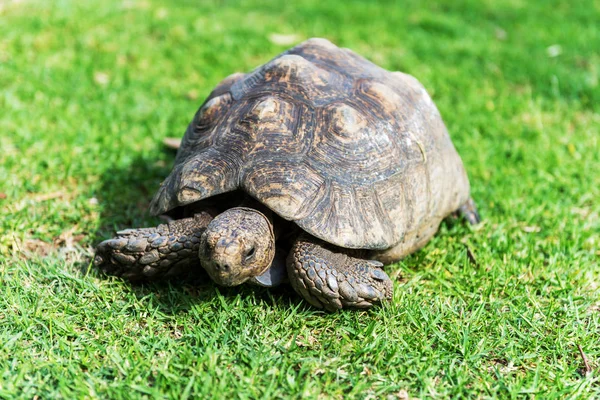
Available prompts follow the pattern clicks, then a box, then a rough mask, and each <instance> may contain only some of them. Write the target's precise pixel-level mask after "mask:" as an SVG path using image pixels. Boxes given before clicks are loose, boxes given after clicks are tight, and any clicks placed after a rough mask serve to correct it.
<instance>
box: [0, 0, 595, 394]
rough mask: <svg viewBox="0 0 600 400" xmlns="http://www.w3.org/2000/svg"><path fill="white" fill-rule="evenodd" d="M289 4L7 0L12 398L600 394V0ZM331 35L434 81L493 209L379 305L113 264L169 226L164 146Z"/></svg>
mask: <svg viewBox="0 0 600 400" xmlns="http://www.w3.org/2000/svg"><path fill="white" fill-rule="evenodd" d="M283 3H284V2H281V1H275V0H272V1H268V2H265V1H258V0H251V1H219V2H216V1H215V2H202V1H191V0H174V1H170V2H168V3H165V2H160V1H158V0H124V1H116V0H110V1H109V0H86V1H76V0H56V1H46V0H37V1H34V0H20V1H17V0H0V398H7V399H8V398H11V399H12V398H29V399H31V398H43V399H50V398H65V399H73V398H111V399H121V398H122V399H129V398H160V397H163V396H164V397H172V398H203V397H207V396H210V395H212V396H213V397H216V398H219V397H221V398H242V399H247V398H273V397H274V398H300V397H304V396H306V397H308V398H335V399H342V398H383V399H386V398H391V399H394V398H405V397H406V396H405V395H406V394H407V395H408V396H410V397H411V398H458V397H465V398H495V397H501V398H561V399H562V398H594V397H596V398H598V397H600V371H599V370H600V343H599V339H600V293H599V292H600V288H599V284H600V266H599V260H600V221H599V213H600V201H599V199H600V188H599V187H600V172H598V171H600V145H599V139H598V136H599V133H600V86H599V78H600V23H599V21H600V3H599V2H598V1H594V0H581V1H525V0H502V1H492V0H486V1H475V0H458V1H443V0H436V1H428V2H418V1H405V2H401V3H400V2H399V3H393V2H367V1H364V2H359V1H351V0H328V1H323V0H320V1H317V0H307V1H301V2H294V3H295V5H293V6H292V2H285V3H287V5H284V4H283ZM313 36H321V37H326V38H328V39H330V40H331V41H333V42H334V43H336V44H338V45H340V46H344V47H350V48H352V49H353V50H355V51H356V52H358V53H360V54H362V55H364V56H366V57H367V58H369V59H371V60H373V61H374V62H376V63H377V64H379V65H381V66H383V67H385V68H387V69H390V70H401V71H404V72H407V73H410V74H412V75H414V76H416V77H417V78H418V79H419V80H420V81H421V82H422V83H423V84H424V85H425V87H426V88H428V90H429V92H430V94H431V95H432V97H433V99H434V101H435V102H436V104H437V105H438V107H439V109H440V111H441V113H442V115H443V117H444V119H445V121H446V124H447V126H448V129H449V131H450V133H451V136H452V138H453V141H454V143H455V146H456V147H457V149H458V151H459V153H460V154H461V156H462V158H463V161H464V162H465V165H466V167H467V171H468V172H469V175H470V179H471V184H472V192H473V197H474V198H475V200H476V202H477V203H478V205H479V208H480V211H481V214H482V217H483V219H484V221H485V222H484V223H483V224H481V225H480V226H478V227H476V228H471V227H469V226H466V225H464V224H443V226H442V228H441V229H440V232H439V233H438V234H437V235H436V236H435V238H434V239H433V240H432V241H431V243H430V244H428V245H427V246H426V247H425V248H424V249H423V250H421V251H419V252H418V253H416V254H414V255H412V256H410V257H408V258H406V259H404V260H403V261H401V262H399V263H396V264H393V265H391V266H388V267H386V271H387V272H388V273H389V274H390V275H391V276H392V277H393V278H394V280H395V295H394V300H393V302H391V303H390V304H387V305H386V306H384V307H381V308H377V309H374V310H372V311H369V312H353V311H350V312H340V313H337V314H327V313H323V312H320V311H318V310H315V309H313V308H311V307H309V306H307V305H306V303H304V302H302V301H301V300H300V298H299V297H298V296H297V295H295V294H294V293H293V292H292V290H291V289H290V288H278V289H276V290H266V289H260V288H252V287H247V286H244V287H239V288H233V289H224V288H219V287H216V286H215V285H214V284H212V283H211V282H187V283H181V282H179V283H177V282H175V283H162V284H147V285H137V286H131V285H130V284H128V283H126V282H123V281H121V280H119V279H114V278H107V277H104V276H101V275H100V274H99V273H98V272H97V271H96V270H94V269H93V268H91V267H90V259H91V257H92V254H93V250H92V249H93V246H94V245H95V244H96V243H98V242H99V241H100V240H103V239H105V238H108V237H110V236H111V235H112V234H113V232H114V231H115V230H116V229H122V228H126V227H141V226H149V225H154V224H156V223H157V219H154V218H151V217H149V215H148V213H147V206H148V203H149V201H150V199H151V197H152V194H153V192H154V191H155V190H156V189H157V187H158V185H159V183H160V182H161V180H162V179H163V178H164V177H166V176H167V174H168V172H169V170H170V167H171V165H172V162H173V159H174V156H173V154H172V153H170V152H168V151H165V149H164V148H163V146H162V144H161V142H162V139H163V138H164V137H167V136H180V135H182V134H183V132H184V130H185V128H186V126H187V124H188V122H189V121H190V119H191V118H192V116H193V114H194V112H195V111H196V109H197V107H198V106H199V105H200V104H201V103H202V101H203V98H204V97H205V96H206V95H207V94H208V93H209V92H210V90H211V88H212V87H213V86H214V85H215V84H216V83H217V82H218V81H219V80H220V79H222V78H223V77H225V76H227V75H229V74H231V73H233V72H235V71H248V70H250V69H252V68H254V67H255V66H257V65H259V64H262V63H264V62H266V61H268V60H269V59H270V58H272V57H273V56H275V55H276V54H278V53H280V52H281V51H283V50H285V49H286V48H288V47H291V45H292V44H295V43H297V42H299V41H301V40H303V39H306V38H309V37H313ZM468 249H470V251H471V252H472V253H473V255H474V259H473V257H469V254H468ZM579 346H580V347H581V349H582V351H583V352H584V354H585V355H586V356H587V359H588V364H589V366H590V369H591V370H592V371H591V372H589V373H586V372H585V368H584V362H583V358H582V356H581V355H580V353H579V350H578V348H579ZM38 396H39V397H38Z"/></svg>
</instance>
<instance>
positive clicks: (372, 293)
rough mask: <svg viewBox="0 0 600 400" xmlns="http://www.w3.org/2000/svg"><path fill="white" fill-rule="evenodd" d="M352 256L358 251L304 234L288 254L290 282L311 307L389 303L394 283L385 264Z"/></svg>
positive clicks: (360, 306)
mask: <svg viewBox="0 0 600 400" xmlns="http://www.w3.org/2000/svg"><path fill="white" fill-rule="evenodd" d="M352 253H357V254H352ZM352 255H358V251H353V250H348V249H341V248H339V247H336V246H333V245H331V244H328V243H325V242H322V241H320V240H318V239H315V238H312V237H310V236H308V235H302V236H301V237H300V238H298V240H296V242H295V243H294V245H293V246H292V249H291V250H290V253H289V255H288V259H287V268H288V277H289V280H290V283H291V284H292V286H293V287H294V289H295V290H296V292H298V293H299V294H300V295H301V296H302V297H304V299H306V301H308V302H309V303H310V304H312V305H314V306H315V307H318V308H325V309H326V310H328V311H336V310H339V309H341V308H343V307H351V308H370V307H371V306H373V305H375V304H378V303H381V302H382V301H385V300H389V299H390V298H391V297H392V291H393V288H392V281H391V280H390V278H389V277H388V276H387V274H386V273H385V272H384V271H383V269H381V267H382V266H383V264H382V263H380V262H379V261H372V260H365V259H362V258H358V257H353V256H352Z"/></svg>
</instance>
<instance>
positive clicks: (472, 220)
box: [457, 197, 481, 225]
mask: <svg viewBox="0 0 600 400" xmlns="http://www.w3.org/2000/svg"><path fill="white" fill-rule="evenodd" d="M457 214H458V215H460V216H461V217H463V218H464V219H466V220H467V222H469V224H471V225H477V224H478V223H480V222H481V217H480V216H479V212H478V211H477V206H475V202H474V201H473V198H472V197H469V200H467V201H466V202H465V203H464V204H463V205H462V206H460V207H459V208H458V210H457Z"/></svg>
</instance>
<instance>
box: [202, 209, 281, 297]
mask: <svg viewBox="0 0 600 400" xmlns="http://www.w3.org/2000/svg"><path fill="white" fill-rule="evenodd" d="M198 255H199V258H200V261H201V263H202V266H203V267H204V269H205V270H206V272H208V274H209V275H210V277H211V278H212V279H213V280H214V281H215V282H216V283H218V284H219V285H222V286H236V285H239V284H241V283H244V282H246V281H247V280H249V279H252V278H255V277H258V276H260V275H262V274H263V273H265V272H266V271H267V270H268V269H269V267H270V266H271V263H272V261H273V258H274V256H275V235H274V233H273V225H272V224H271V221H269V219H268V218H267V217H266V216H265V215H264V214H262V213H261V212H259V211H257V210H255V209H252V208H245V207H235V208H230V209H229V210H227V211H225V212H223V213H221V214H219V215H217V216H216V217H215V218H214V219H213V220H212V221H211V222H210V224H208V226H207V228H206V231H204V233H203V234H202V237H201V239H200V249H199V253H198Z"/></svg>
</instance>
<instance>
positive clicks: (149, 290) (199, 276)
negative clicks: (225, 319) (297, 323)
mask: <svg viewBox="0 0 600 400" xmlns="http://www.w3.org/2000/svg"><path fill="white" fill-rule="evenodd" d="M174 159H175V152H173V151H169V150H164V152H163V153H162V154H159V155H158V156H157V157H156V158H155V159H151V158H147V157H143V156H138V157H137V158H135V159H134V160H133V161H132V162H131V164H130V165H129V166H126V167H123V168H112V169H109V170H107V171H105V172H104V174H103V176H102V183H101V185H100V190H99V192H98V194H97V196H96V197H97V198H98V201H99V202H100V204H101V205H102V212H101V214H100V225H99V228H98V229H97V231H96V232H94V233H93V234H92V238H93V245H94V246H95V245H97V244H98V243H99V242H101V241H102V240H105V239H109V238H111V237H114V236H115V232H116V231H118V230H122V229H127V228H142V227H149V226H156V225H158V224H160V223H164V221H161V219H160V218H158V217H152V216H151V215H150V213H149V211H148V206H149V204H150V200H151V199H152V197H153V195H154V192H155V191H156V190H157V189H158V187H159V185H160V182H162V180H163V179H164V178H165V177H166V176H167V175H168V174H169V172H170V170H171V166H172V164H173V161H174ZM88 266H89V263H86V264H85V265H81V267H82V270H83V272H84V273H87V269H88ZM90 273H92V274H93V275H95V276H97V277H99V278H101V279H112V278H110V277H109V276H108V275H106V274H104V273H102V272H101V271H99V270H98V269H97V268H96V267H94V266H91V270H90ZM116 279H120V278H116ZM124 282H125V283H126V286H127V287H128V288H129V289H130V290H131V293H133V294H134V295H135V296H136V297H137V298H145V297H147V296H152V297H153V299H155V300H157V301H158V305H159V308H160V309H161V311H162V312H165V313H167V314H176V313H179V312H185V311H186V310H188V309H189V308H190V307H191V306H192V305H193V304H195V303H197V302H202V301H209V300H210V299H212V298H213V297H215V296H217V295H221V296H223V297H226V298H233V297H236V296H238V295H241V296H253V297H255V298H256V299H257V300H259V301H263V302H265V303H267V304H273V305H275V304H274V302H277V303H284V304H285V305H286V306H288V305H289V306H293V305H296V304H298V302H300V301H301V300H300V299H299V298H298V297H297V296H296V294H295V292H294V291H293V289H292V288H291V286H288V285H283V286H281V287H278V288H271V289H266V288H261V287H256V286H252V285H241V286H238V287H233V288H224V287H218V288H217V285H216V284H215V283H214V282H213V281H212V280H210V278H209V277H208V275H207V274H206V273H205V272H204V270H203V269H201V268H200V269H199V270H198V272H195V273H193V274H190V275H188V276H183V277H176V278H172V279H169V280H160V281H147V282H144V281H143V282H129V281H125V280H124ZM288 303H289V304H288Z"/></svg>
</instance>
